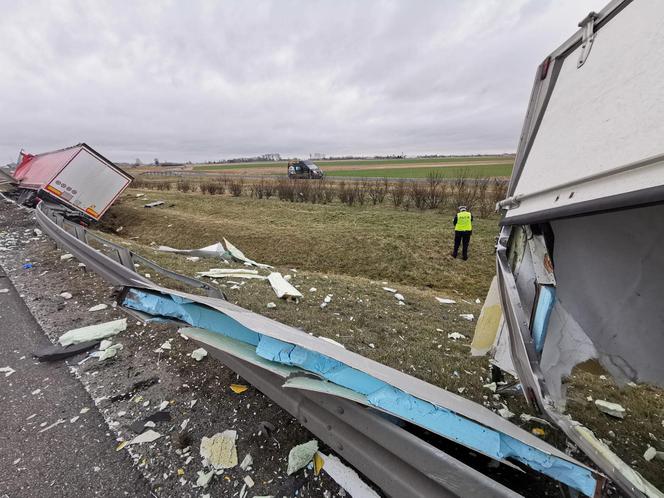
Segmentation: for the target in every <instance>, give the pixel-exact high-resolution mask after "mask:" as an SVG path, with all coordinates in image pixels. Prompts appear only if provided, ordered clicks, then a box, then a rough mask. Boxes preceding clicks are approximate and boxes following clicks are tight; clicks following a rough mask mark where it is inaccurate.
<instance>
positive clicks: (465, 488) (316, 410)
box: [36, 203, 521, 498]
mask: <svg viewBox="0 0 664 498" xmlns="http://www.w3.org/2000/svg"><path fill="white" fill-rule="evenodd" d="M36 218H37V221H38V223H39V224H40V226H41V227H42V229H43V230H44V233H45V234H47V235H48V236H49V237H50V238H51V239H53V240H54V241H55V242H56V243H57V244H58V245H59V246H61V247H63V248H65V249H66V250H68V251H69V252H71V253H72V254H73V255H74V256H75V257H76V258H78V259H79V260H80V261H81V262H83V263H84V264H86V266H88V267H89V268H90V269H91V270H92V271H94V272H96V273H98V274H99V275H100V276H101V277H102V278H104V279H105V280H107V281H108V282H110V283H112V284H114V285H118V286H123V287H134V288H136V287H138V288H148V289H155V288H158V287H157V286H156V285H155V284H154V283H152V282H151V281H149V280H147V279H145V278H144V277H142V276H141V275H139V274H138V273H136V271H135V270H134V266H133V265H134V261H138V262H140V264H144V265H146V266H149V267H150V268H154V269H155V271H157V268H158V269H159V270H162V272H165V275H166V276H169V277H171V278H176V279H177V280H179V281H181V282H183V283H191V284H194V285H195V286H196V287H199V288H200V287H204V286H205V284H203V283H202V282H199V281H197V280H195V279H190V278H189V277H185V276H183V275H179V274H175V273H174V272H170V271H169V270H166V269H164V268H161V267H159V266H158V265H156V264H155V263H153V262H150V261H149V260H146V259H145V258H143V257H141V256H138V255H136V254H134V253H133V252H131V251H130V250H128V249H127V248H125V247H122V246H119V245H117V244H114V243H112V242H110V241H108V240H105V239H103V238H101V237H99V236H97V235H95V234H92V233H90V232H89V231H88V230H87V229H85V228H84V227H82V226H80V225H76V224H75V223H71V222H69V221H67V220H65V219H64V218H63V217H62V216H61V215H60V214H59V213H58V212H57V210H53V209H50V208H49V206H48V205H45V204H44V203H42V204H40V205H39V206H38V207H37V209H36ZM89 240H95V241H96V242H98V243H102V244H105V245H106V246H108V247H109V248H111V249H113V251H114V252H113V251H110V254H111V255H113V256H108V255H105V254H103V253H102V252H100V251H98V250H96V249H94V248H93V247H91V246H90V245H88V243H87V242H88V241H89ZM146 263H148V264H146ZM211 290H212V291H214V289H211ZM162 291H167V289H162ZM217 292H218V291H217ZM206 347H208V348H209V346H207V345H206ZM210 354H211V355H212V356H214V357H216V358H217V359H219V360H220V361H221V362H222V363H224V364H226V365H227V366H228V367H229V368H231V369H233V370H234V371H235V372H237V373H238V374H239V375H241V376H242V377H244V378H245V379H246V380H247V381H248V382H250V383H251V384H253V385H254V386H255V387H256V388H257V389H259V390H260V391H261V392H263V393H264V394H265V395H266V396H268V397H269V398H271V399H272V400H273V401H274V402H276V403H277V404H279V406H281V407H282V408H283V409H284V410H285V411H287V412H288V413H290V414H291V415H292V416H293V417H295V418H296V419H297V420H298V421H299V422H300V423H301V424H302V425H303V426H305V427H306V428H307V429H309V430H310V431H311V432H312V433H313V434H315V435H316V436H317V437H318V438H320V439H321V440H322V441H324V442H325V443H326V444H327V445H329V446H330V447H331V448H333V449H334V450H335V451H336V452H337V453H339V454H340V455H341V456H342V457H344V458H345V459H346V460H347V461H348V462H350V463H351V464H352V465H353V466H354V467H355V468H357V469H358V470H359V471H360V472H362V473H363V474H364V475H365V476H366V477H368V478H369V479H370V480H371V481H373V482H374V483H375V484H376V485H377V486H379V487H380V488H381V489H382V490H383V492H384V493H385V494H386V495H388V496H394V497H413V498H416V497H422V498H424V497H441V496H463V497H473V498H475V497H476V496H487V497H489V496H491V497H494V496H495V497H518V496H521V495H519V494H518V493H516V492H514V491H512V490H510V489H509V488H508V487H506V486H504V485H503V484H501V483H499V482H497V481H495V480H493V479H492V478H491V477H489V476H487V475H485V474H483V473H481V472H479V471H478V470H476V469H474V468H473V467H470V466H469V465H466V464H465V463H463V462H462V461H460V460H458V459H457V458H455V457H453V456H451V455H450V454H448V453H446V452H445V451H443V450H441V449H439V448H437V447H435V446H434V445H432V444H430V443H428V442H427V441H425V440H423V439H421V438H419V437H417V436H416V435H414V434H413V433H411V432H409V431H407V430H406V429H405V428H403V427H400V426H399V425H397V424H394V423H393V422H392V421H390V420H388V419H387V418H386V417H385V416H384V415H382V414H381V413H379V412H377V411H375V410H373V409H371V408H367V407H365V406H362V405H360V404H357V403H354V402H351V401H348V400H346V399H342V398H339V397H337V396H334V395H330V394H321V393H317V392H312V391H307V390H300V389H293V388H284V387H282V384H283V379H281V378H279V377H278V376H276V375H275V374H273V373H271V372H269V371H267V370H264V369H262V368H260V367H257V366H255V365H252V364H249V363H247V362H245V361H243V360H241V359H239V358H237V357H234V356H232V355H229V354H228V353H226V352H224V351H221V350H217V349H212V350H211V351H210Z"/></svg>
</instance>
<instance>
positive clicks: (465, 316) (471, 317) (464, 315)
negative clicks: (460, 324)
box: [459, 313, 475, 322]
mask: <svg viewBox="0 0 664 498" xmlns="http://www.w3.org/2000/svg"><path fill="white" fill-rule="evenodd" d="M459 316H460V317H461V318H463V319H464V320H468V321H469V322H472V321H473V320H474V319H475V315H473V314H472V313H461V314H460V315H459Z"/></svg>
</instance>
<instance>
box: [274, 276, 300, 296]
mask: <svg viewBox="0 0 664 498" xmlns="http://www.w3.org/2000/svg"><path fill="white" fill-rule="evenodd" d="M267 279H268V281H269V282H270V285H271V286H272V289H273V290H274V293H275V294H276V295H277V297H278V298H279V299H297V298H298V297H302V293H301V292H300V291H299V290H297V289H296V288H295V287H293V286H292V285H291V284H290V283H288V281H286V279H285V278H284V277H283V276H282V275H281V273H279V272H273V273H270V275H268V277H267Z"/></svg>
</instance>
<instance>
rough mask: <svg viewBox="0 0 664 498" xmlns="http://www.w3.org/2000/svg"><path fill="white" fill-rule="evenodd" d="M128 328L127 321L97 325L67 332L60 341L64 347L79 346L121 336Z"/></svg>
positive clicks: (122, 319) (114, 321)
mask: <svg viewBox="0 0 664 498" xmlns="http://www.w3.org/2000/svg"><path fill="white" fill-rule="evenodd" d="M126 328H127V319H126V318H121V319H120V320H113V321H111V322H105V323H99V324H97V325H88V326H87V327H81V328H78V329H73V330H70V331H68V332H65V333H64V334H62V335H61V336H60V338H59V339H58V341H59V342H60V344H62V345H63V346H69V345H70V344H78V343H81V342H87V341H92V340H95V339H104V338H105V337H110V336H112V335H116V334H119V333H120V332H122V331H123V330H125V329H126Z"/></svg>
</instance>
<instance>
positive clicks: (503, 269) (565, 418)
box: [496, 226, 664, 497]
mask: <svg viewBox="0 0 664 498" xmlns="http://www.w3.org/2000/svg"><path fill="white" fill-rule="evenodd" d="M524 229H525V228H524V227H521V226H514V227H513V226H505V227H503V228H502V230H501V232H500V236H499V237H498V242H497V246H496V271H497V280H498V287H499V296H500V302H501V307H502V311H503V319H504V321H505V324H506V327H507V331H508V336H509V346H510V355H511V360H512V366H513V369H514V371H515V372H516V373H517V375H518V378H519V381H520V382H521V385H522V387H523V393H524V395H525V397H526V399H527V400H528V402H529V403H530V404H531V405H532V406H533V407H535V408H536V409H537V410H539V411H540V413H542V414H543V415H544V416H546V417H547V418H548V419H549V420H550V421H551V422H552V423H554V424H555V425H556V426H557V427H559V428H560V429H561V430H562V431H563V432H564V433H565V435H566V436H567V437H568V438H569V439H570V440H571V441H573V442H574V443H575V444H576V445H577V446H578V447H579V449H580V450H581V451H583V452H584V453H585V454H586V455H587V456H588V457H589V458H590V459H591V460H592V461H593V462H594V463H595V465H597V466H598V468H599V469H600V470H601V471H602V472H603V473H604V474H606V476H607V477H608V478H609V479H611V481H613V482H614V483H615V485H616V486H617V487H619V488H620V489H621V490H622V491H623V492H624V493H626V494H627V495H628V496H635V497H664V494H663V493H662V492H661V491H659V490H658V489H657V488H655V487H654V486H653V485H652V484H651V483H650V482H648V481H647V480H646V479H644V478H643V477H642V476H641V475H640V474H639V473H638V472H636V471H635V470H634V469H632V468H631V467H630V466H629V465H628V464H626V463H625V462H623V461H622V460H621V459H620V457H618V456H617V455H616V454H615V453H614V452H612V451H611V449H609V447H608V446H607V445H605V444H604V443H602V442H601V441H600V440H598V439H597V438H596V437H595V435H594V434H593V432H592V431H591V430H590V429H588V428H587V427H584V426H583V425H581V424H580V423H579V422H576V421H574V420H572V419H571V418H570V417H569V415H565V414H564V413H562V412H561V411H560V410H559V409H558V407H557V406H556V403H554V398H559V393H558V395H553V396H552V394H551V390H550V387H551V386H550V382H549V383H547V380H546V378H545V375H544V374H543V372H542V369H541V366H540V358H541V351H542V349H541V344H542V343H543V340H544V338H545V334H546V324H545V323H544V324H543V322H542V321H541V320H542V319H543V317H544V315H546V319H547V320H548V316H549V315H550V312H551V310H552V308H553V306H554V302H555V298H554V299H550V297H551V295H550V294H541V295H539V296H538V298H536V299H535V301H534V304H533V306H532V311H531V312H528V311H527V310H526V307H525V306H524V303H523V302H522V299H521V296H520V294H519V290H518V288H517V282H516V277H515V273H514V272H513V270H512V268H514V269H515V272H517V273H518V272H519V271H520V270H521V268H519V266H520V264H521V263H522V258H523V257H524V254H525V256H526V257H527V256H528V254H526V252H527V251H529V249H528V243H527V242H526V243H524V244H522V245H521V247H520V248H516V249H515V247H514V246H518V245H519V244H518V243H516V242H514V239H515V238H516V237H514V235H515V234H514V231H515V230H524ZM511 237H512V239H511ZM532 239H533V238H532V237H531V238H530V239H529V241H532ZM510 240H512V244H511V250H510V246H509V245H508V244H509V243H510ZM544 251H545V249H544ZM542 256H545V254H542ZM540 259H542V258H540ZM533 266H536V265H533ZM533 273H534V274H535V275H533V276H535V281H536V282H538V284H539V277H538V276H536V274H537V271H536V270H535V271H533ZM541 303H546V305H542V304H541ZM538 316H539V318H538ZM538 322H539V323H538ZM536 328H539V330H536ZM555 389H556V388H555V386H554V390H555Z"/></svg>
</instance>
